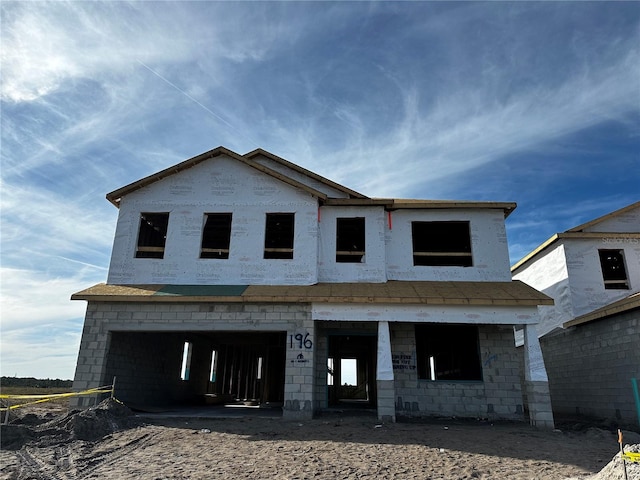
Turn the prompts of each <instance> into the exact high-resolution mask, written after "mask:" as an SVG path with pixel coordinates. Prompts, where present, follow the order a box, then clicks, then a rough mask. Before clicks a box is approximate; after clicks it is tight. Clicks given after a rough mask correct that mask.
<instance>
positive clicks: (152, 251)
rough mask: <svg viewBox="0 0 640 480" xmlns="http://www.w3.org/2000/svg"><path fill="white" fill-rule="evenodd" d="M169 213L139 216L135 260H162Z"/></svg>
mask: <svg viewBox="0 0 640 480" xmlns="http://www.w3.org/2000/svg"><path fill="white" fill-rule="evenodd" d="M168 223H169V213H167V212H164V213H149V212H144V213H141V214H140V228H139V231H138V247H137V249H136V258H164V246H165V242H166V240H167V225H168Z"/></svg>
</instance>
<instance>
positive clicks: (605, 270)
mask: <svg viewBox="0 0 640 480" xmlns="http://www.w3.org/2000/svg"><path fill="white" fill-rule="evenodd" d="M598 254H599V255H600V268H601V269H602V279H603V280H604V288H605V289H606V290H628V289H629V279H628V278H627V269H626V268H625V266H624V251H623V250H598Z"/></svg>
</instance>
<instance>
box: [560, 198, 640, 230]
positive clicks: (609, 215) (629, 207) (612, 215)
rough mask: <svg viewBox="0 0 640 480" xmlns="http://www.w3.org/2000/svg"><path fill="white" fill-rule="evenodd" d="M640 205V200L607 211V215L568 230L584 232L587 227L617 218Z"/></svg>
mask: <svg viewBox="0 0 640 480" xmlns="http://www.w3.org/2000/svg"><path fill="white" fill-rule="evenodd" d="M638 207H640V201H638V202H635V203H632V204H631V205H627V206H626V207H622V208H620V209H618V210H616V211H614V212H611V213H607V214H606V215H602V216H601V217H598V218H596V219H594V220H591V221H589V222H587V223H583V224H582V225H578V226H577V227H573V228H570V229H569V230H567V232H584V231H585V229H587V228H590V227H593V226H594V225H597V224H599V223H602V222H604V221H605V220H610V219H612V218H615V217H617V216H619V215H622V214H623V213H627V212H628V211H630V210H633V209H635V208H638Z"/></svg>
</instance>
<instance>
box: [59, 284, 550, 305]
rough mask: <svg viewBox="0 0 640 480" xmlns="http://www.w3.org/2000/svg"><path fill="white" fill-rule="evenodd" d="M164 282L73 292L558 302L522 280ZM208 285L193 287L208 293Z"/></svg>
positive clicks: (132, 298) (95, 297)
mask: <svg viewBox="0 0 640 480" xmlns="http://www.w3.org/2000/svg"><path fill="white" fill-rule="evenodd" d="M163 287H165V286H164V285H106V284H98V285H95V286H93V287H90V288H88V289H86V290H82V291H81V292H78V293H75V294H73V295H72V296H71V299H72V300H87V301H94V302H215V303H256V302H265V303H266V302H272V303H273V302H277V303H281V302H282V303H358V304H361V303H373V304H414V305H415V304H428V305H504V306H514V305H521V306H523V305H525V306H533V305H553V300H552V299H551V298H550V297H548V296H546V295H544V294H542V293H540V292H538V291H537V290H535V289H533V288H531V287H529V286H528V285H526V284H524V283H522V282H520V281H517V280H516V281H512V282H401V281H390V282H386V283H320V284H316V285H292V286H281V285H277V286H275V285H274V286H270V285H251V286H247V288H246V289H245V290H244V292H243V293H242V294H240V295H189V294H188V286H184V285H183V286H182V289H181V290H182V291H185V289H186V293H184V294H180V295H166V294H159V291H160V290H161V289H162V288H163ZM202 287H203V286H202V285H194V286H193V290H194V292H196V291H200V292H201V291H202Z"/></svg>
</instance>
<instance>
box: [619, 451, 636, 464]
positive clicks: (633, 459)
mask: <svg viewBox="0 0 640 480" xmlns="http://www.w3.org/2000/svg"><path fill="white" fill-rule="evenodd" d="M622 458H624V459H625V460H627V461H629V462H640V453H633V452H629V453H627V452H625V453H624V454H623V455H622Z"/></svg>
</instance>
